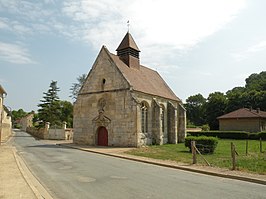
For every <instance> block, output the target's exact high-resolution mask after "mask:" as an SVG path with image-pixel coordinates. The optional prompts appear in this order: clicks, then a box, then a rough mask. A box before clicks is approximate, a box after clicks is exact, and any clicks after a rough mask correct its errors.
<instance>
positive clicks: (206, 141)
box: [185, 136, 218, 154]
mask: <svg viewBox="0 0 266 199" xmlns="http://www.w3.org/2000/svg"><path fill="white" fill-rule="evenodd" d="M191 141H196V147H197V149H198V150H199V151H200V152H201V153H202V154H209V153H213V152H214V150H215V148H216V147H217V144H218V139H217V138H215V137H207V136H199V137H195V136H189V137H186V138H185V146H186V147H188V148H189V150H190V152H191Z"/></svg>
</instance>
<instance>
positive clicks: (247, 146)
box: [246, 140, 248, 156]
mask: <svg viewBox="0 0 266 199" xmlns="http://www.w3.org/2000/svg"><path fill="white" fill-rule="evenodd" d="M247 155H248V140H246V156H247Z"/></svg>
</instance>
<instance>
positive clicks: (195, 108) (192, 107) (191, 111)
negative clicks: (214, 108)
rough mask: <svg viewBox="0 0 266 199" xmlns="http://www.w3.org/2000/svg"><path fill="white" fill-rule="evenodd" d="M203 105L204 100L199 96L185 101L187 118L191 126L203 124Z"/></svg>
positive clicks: (193, 96)
mask: <svg viewBox="0 0 266 199" xmlns="http://www.w3.org/2000/svg"><path fill="white" fill-rule="evenodd" d="M205 103H206V99H205V98H204V97H203V96H202V95H201V94H196V95H192V96H190V97H188V99H187V100H186V104H185V107H186V110H187V118H188V120H189V121H190V122H191V123H192V124H194V125H197V126H199V125H203V124H205Z"/></svg>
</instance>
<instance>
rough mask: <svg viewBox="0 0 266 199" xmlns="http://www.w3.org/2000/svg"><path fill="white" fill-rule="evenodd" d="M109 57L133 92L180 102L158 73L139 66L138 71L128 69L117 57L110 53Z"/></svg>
mask: <svg viewBox="0 0 266 199" xmlns="http://www.w3.org/2000/svg"><path fill="white" fill-rule="evenodd" d="M110 56H111V58H112V59H113V61H114V63H115V64H116V65H117V67H118V69H119V70H120V71H121V73H122V74H123V76H124V77H125V78H126V80H127V81H128V82H129V84H130V85H131V86H132V88H133V90H136V91H140V92H143V93H147V94H152V95H155V96H161V97H164V98H167V99H172V100H177V101H181V100H180V99H179V98H178V97H177V96H176V95H175V94H174V92H173V91H172V90H171V89H170V88H169V86H168V85H167V84H166V82H165V81H164V80H163V78H162V77H161V76H160V75H159V73H158V72H156V71H154V70H152V69H150V68H147V67H145V66H140V68H139V69H135V68H130V67H128V66H127V65H126V64H125V63H124V62H123V61H121V60H120V58H119V57H118V56H117V55H114V54H112V53H110Z"/></svg>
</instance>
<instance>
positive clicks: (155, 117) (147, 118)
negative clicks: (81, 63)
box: [73, 32, 186, 147]
mask: <svg viewBox="0 0 266 199" xmlns="http://www.w3.org/2000/svg"><path fill="white" fill-rule="evenodd" d="M116 51H117V55H115V54H112V53H110V52H109V50H108V49H107V48H106V47H105V46H103V47H102V48H101V50H100V52H99V54H98V56H97V58H96V60H95V62H94V64H93V66H92V69H91V70H90V72H89V74H88V76H87V78H86V80H85V83H84V84H83V86H82V88H81V89H80V92H79V94H78V97H77V100H76V102H75V103H74V114H73V115H74V118H73V126H74V138H73V142H74V143H77V144H87V145H98V146H133V147H139V146H143V145H151V144H166V143H172V144H176V143H177V142H182V141H184V138H185V136H186V111H185V109H184V107H183V105H182V102H181V100H180V99H179V98H178V97H177V96H176V95H175V94H174V92H173V91H172V90H171V89H170V88H169V86H168V85H167V84H166V82H165V81H164V80H163V79H162V77H161V76H160V75H159V73H158V72H156V71H154V70H152V69H150V68H148V67H146V66H143V65H141V64H140V58H139V53H140V50H139V48H138V46H137V45H136V43H135V41H134V40H133V37H132V36H131V34H130V33H129V32H127V33H126V35H125V37H124V38H123V40H122V42H121V43H120V45H119V46H118V48H117V50H116Z"/></svg>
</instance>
